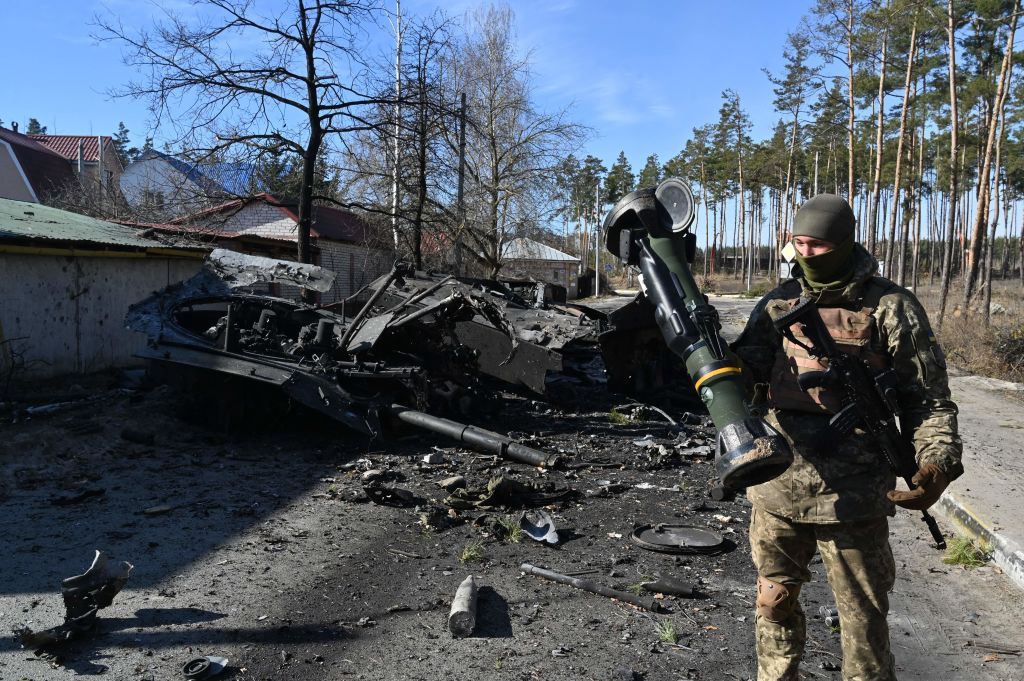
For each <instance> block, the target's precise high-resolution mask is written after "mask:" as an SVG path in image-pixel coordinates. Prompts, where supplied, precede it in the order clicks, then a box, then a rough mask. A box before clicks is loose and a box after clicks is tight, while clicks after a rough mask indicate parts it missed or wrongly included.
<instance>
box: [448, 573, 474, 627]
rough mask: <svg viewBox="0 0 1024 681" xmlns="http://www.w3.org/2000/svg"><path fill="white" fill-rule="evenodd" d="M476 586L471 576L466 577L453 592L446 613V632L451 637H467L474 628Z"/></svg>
mask: <svg viewBox="0 0 1024 681" xmlns="http://www.w3.org/2000/svg"><path fill="white" fill-rule="evenodd" d="M476 601H477V585H476V580H475V579H474V578H473V575H470V576H469V577H466V579H464V580H463V582H462V584H460V585H459V588H458V590H457V591H456V592H455V598H454V599H452V608H451V611H450V612H449V613H448V631H450V632H452V635H453V636H469V635H470V634H472V633H473V627H475V626H476Z"/></svg>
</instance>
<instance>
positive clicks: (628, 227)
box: [604, 178, 793, 490]
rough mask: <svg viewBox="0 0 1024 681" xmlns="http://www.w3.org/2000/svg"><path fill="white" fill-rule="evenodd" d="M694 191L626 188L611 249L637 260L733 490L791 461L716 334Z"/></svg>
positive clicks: (674, 186) (670, 186)
mask: <svg viewBox="0 0 1024 681" xmlns="http://www.w3.org/2000/svg"><path fill="white" fill-rule="evenodd" d="M693 220H694V207H693V194H692V193H691V192H690V188H689V187H688V186H687V185H686V184H685V183H683V182H682V181H681V180H678V179H676V178H669V179H667V180H665V181H664V182H662V183H661V184H660V185H658V188H657V189H639V190H637V191H635V192H631V193H629V194H627V195H626V196H624V197H623V198H622V199H621V200H620V201H619V202H618V203H617V204H615V207H614V208H613V209H612V211H611V213H609V214H608V217H607V218H606V219H605V221H604V228H605V232H606V234H607V239H608V241H607V246H608V250H609V251H611V252H612V253H613V254H615V255H616V256H618V257H619V258H621V259H622V260H624V261H626V262H627V263H628V264H630V265H634V266H636V267H639V268H640V272H641V274H642V280H641V286H642V289H643V292H644V295H645V296H646V297H647V299H648V300H649V301H650V303H651V305H652V306H653V307H654V318H655V321H656V322H657V323H658V328H659V329H660V330H661V334H662V336H663V337H664V338H665V342H666V343H667V344H668V347H669V349H670V350H671V351H672V352H673V353H675V354H676V355H678V356H679V357H681V358H682V360H683V363H684V364H685V365H686V371H687V373H689V375H690V379H691V380H692V381H693V385H694V388H696V390H697V393H698V394H699V395H700V398H701V400H703V402H704V404H705V405H706V406H707V408H708V411H709V412H711V419H712V421H714V423H715V427H716V428H717V429H718V441H717V448H716V452H715V468H716V470H717V472H718V476H719V478H720V479H721V481H722V485H723V486H724V487H725V488H726V489H731V490H736V489H742V488H745V487H749V486H751V485H757V484H760V483H762V482H767V481H768V480H771V479H772V478H774V477H776V476H778V475H779V474H780V473H782V472H783V471H784V470H786V468H787V467H789V464H790V463H792V461H793V454H792V452H791V451H790V449H789V445H788V444H787V443H786V441H785V439H783V437H782V436H781V435H780V434H779V433H778V432H777V431H776V430H774V429H773V428H772V427H771V426H769V425H768V424H767V423H765V422H764V421H763V420H762V419H760V418H758V417H755V416H753V415H752V414H751V412H750V410H749V408H748V406H747V402H746V399H745V385H744V382H745V379H744V376H743V369H742V366H741V364H740V361H739V359H738V358H737V357H736V355H735V354H733V352H732V351H731V350H729V348H728V346H727V345H726V344H725V342H724V341H723V340H722V337H721V336H720V335H719V333H718V332H719V329H721V324H719V321H718V311H717V310H716V309H715V308H714V307H712V306H711V305H710V304H709V303H708V299H707V296H705V295H704V294H703V293H701V292H700V289H699V288H698V287H697V282H696V281H694V279H693V274H692V273H691V272H690V264H691V263H692V262H693V260H694V257H695V255H696V252H697V238H696V235H695V234H693V233H692V232H690V226H691V225H692V224H693Z"/></svg>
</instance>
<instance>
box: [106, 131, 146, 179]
mask: <svg viewBox="0 0 1024 681" xmlns="http://www.w3.org/2000/svg"><path fill="white" fill-rule="evenodd" d="M128 133H129V130H128V128H127V126H125V124H124V121H121V122H120V123H118V124H117V132H116V133H114V134H113V135H112V138H113V141H114V151H115V152H116V153H117V157H118V158H119V159H120V160H121V166H122V167H124V168H127V167H128V164H129V163H132V162H133V161H135V160H136V159H138V157H139V156H140V155H141V153H142V152H141V151H139V149H138V148H136V147H132V146H129V145H130V144H131V140H130V139H129V138H128Z"/></svg>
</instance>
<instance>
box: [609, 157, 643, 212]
mask: <svg viewBox="0 0 1024 681" xmlns="http://www.w3.org/2000/svg"><path fill="white" fill-rule="evenodd" d="M635 182H636V179H635V178H634V177H633V168H632V166H630V165H629V160H628V159H627V158H626V152H625V151H620V152H619V157H618V158H617V159H615V163H614V164H612V169H611V170H609V171H608V176H607V177H605V179H604V196H603V197H602V199H603V200H604V201H605V202H606V203H611V204H614V203H616V202H617V201H618V200H619V199H621V198H622V197H623V196H625V195H626V194H628V193H630V192H631V191H633V187H634V186H635V184H634V183H635Z"/></svg>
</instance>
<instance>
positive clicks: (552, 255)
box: [501, 238, 580, 298]
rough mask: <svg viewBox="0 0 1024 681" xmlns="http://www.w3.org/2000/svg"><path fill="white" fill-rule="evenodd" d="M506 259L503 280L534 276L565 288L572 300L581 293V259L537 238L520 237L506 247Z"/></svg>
mask: <svg viewBox="0 0 1024 681" xmlns="http://www.w3.org/2000/svg"><path fill="white" fill-rule="evenodd" d="M502 260H503V261H504V266H503V267H502V270H501V276H502V277H532V278H534V279H536V280H538V281H543V282H547V283H550V284H557V285H558V286H564V287H565V290H566V294H567V295H568V297H569V298H575V297H576V296H577V294H578V290H579V266H580V259H579V258H577V257H576V256H573V255H569V254H568V253H563V252H562V251H560V250H558V249H557V248H552V247H551V246H545V245H544V244H542V243H539V242H537V241H534V240H533V239H527V238H519V239H512V240H511V241H509V242H507V243H506V244H505V248H504V249H503V251H502Z"/></svg>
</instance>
